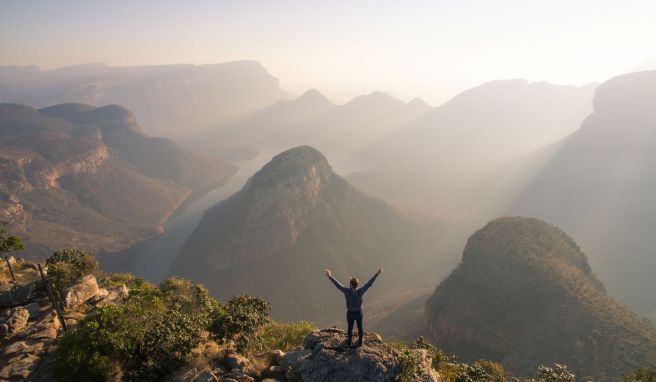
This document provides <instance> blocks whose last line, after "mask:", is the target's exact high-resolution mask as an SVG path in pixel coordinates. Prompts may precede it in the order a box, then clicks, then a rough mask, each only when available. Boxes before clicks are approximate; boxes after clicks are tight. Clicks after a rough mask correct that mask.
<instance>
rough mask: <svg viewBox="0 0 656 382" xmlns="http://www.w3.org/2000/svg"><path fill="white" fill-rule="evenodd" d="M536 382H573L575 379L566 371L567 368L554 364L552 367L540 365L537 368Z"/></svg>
mask: <svg viewBox="0 0 656 382" xmlns="http://www.w3.org/2000/svg"><path fill="white" fill-rule="evenodd" d="M537 369H538V372H537V376H536V377H537V378H536V379H535V381H536V382H574V381H576V377H575V376H574V374H572V373H570V372H569V371H568V370H567V366H565V365H561V364H558V363H554V366H553V367H547V366H544V365H540V366H538V367H537Z"/></svg>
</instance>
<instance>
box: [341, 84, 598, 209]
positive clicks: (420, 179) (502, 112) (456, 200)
mask: <svg viewBox="0 0 656 382" xmlns="http://www.w3.org/2000/svg"><path fill="white" fill-rule="evenodd" d="M594 88H595V86H594V85H588V86H584V87H574V86H557V85H552V84H549V83H545V82H534V83H530V82H528V81H526V80H504V81H493V82H489V83H486V84H483V85H481V86H478V87H475V88H473V89H470V90H467V91H465V92H462V93H461V94H459V95H457V96H456V97H454V98H453V99H452V100H450V101H449V102H447V103H445V104H444V105H442V106H439V107H437V108H434V109H432V110H431V111H430V112H429V113H427V114H425V115H424V116H422V117H421V118H418V119H416V120H414V121H412V122H410V123H408V124H407V125H405V126H403V127H401V128H399V129H396V130H395V131H393V132H391V133H390V134H388V135H387V136H385V137H382V138H381V139H380V140H378V141H377V142H374V143H372V144H371V145H369V146H368V147H367V148H365V149H364V150H362V151H361V152H360V153H359V154H357V158H359V159H360V160H362V161H364V162H366V163H368V165H369V166H368V169H367V171H364V172H361V173H357V174H352V175H350V176H349V177H348V179H349V181H351V182H353V184H355V185H356V186H357V187H359V188H361V189H362V190H365V191H367V192H369V193H371V194H373V195H376V196H379V197H383V198H385V199H387V200H395V201H398V202H399V203H401V204H404V205H406V206H407V207H408V208H411V209H421V210H424V211H427V212H428V211H430V212H432V213H433V214H435V215H437V216H440V217H442V218H445V219H455V220H461V219H463V218H465V217H469V216H470V215H475V214H479V212H480V211H482V210H484V209H486V208H488V207H489V206H490V205H498V204H500V203H501V202H500V201H498V200H496V199H495V198H496V197H505V195H507V194H509V193H512V192H515V190H513V189H507V188H505V186H504V187H500V186H501V185H504V184H505V183H509V184H510V185H513V186H514V185H516V184H517V183H518V182H517V180H516V179H514V178H516V177H518V176H519V175H518V174H521V175H522V176H524V175H523V174H525V173H526V172H527V171H526V170H527V169H526V168H525V166H521V165H519V166H518V165H517V164H512V166H511V167H513V171H510V167H508V166H509V164H510V163H512V162H513V161H515V159H517V158H518V157H520V156H525V155H527V154H529V153H531V152H533V151H535V150H538V149H541V148H543V147H545V146H547V145H549V144H552V143H554V142H556V141H558V140H560V139H562V138H563V137H565V136H567V135H568V134H571V133H572V132H574V131H575V130H576V129H577V128H578V127H579V125H580V124H581V121H583V120H584V119H585V117H587V116H588V115H589V114H590V112H591V111H592V104H591V100H592V97H593V94H594ZM524 160H525V162H526V164H527V165H530V162H531V161H532V159H531V158H524ZM502 167H505V169H504V168H502ZM520 170H521V171H520ZM528 170H529V171H528V172H529V173H530V168H529V169H528ZM517 171H519V173H517ZM506 177H508V179H506ZM509 179H512V181H509ZM486 218H489V216H487V217H486Z"/></svg>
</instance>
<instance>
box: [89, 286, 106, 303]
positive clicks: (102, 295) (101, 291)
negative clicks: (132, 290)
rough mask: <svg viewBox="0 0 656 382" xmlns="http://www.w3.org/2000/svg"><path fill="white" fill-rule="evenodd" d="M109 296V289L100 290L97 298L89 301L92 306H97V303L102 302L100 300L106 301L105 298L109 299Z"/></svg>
mask: <svg viewBox="0 0 656 382" xmlns="http://www.w3.org/2000/svg"><path fill="white" fill-rule="evenodd" d="M108 295H109V292H108V291H107V289H105V288H99V289H98V293H96V295H95V296H93V297H91V298H90V299H89V302H90V303H91V304H95V303H97V302H98V301H100V300H102V299H104V298H105V297H107V296H108Z"/></svg>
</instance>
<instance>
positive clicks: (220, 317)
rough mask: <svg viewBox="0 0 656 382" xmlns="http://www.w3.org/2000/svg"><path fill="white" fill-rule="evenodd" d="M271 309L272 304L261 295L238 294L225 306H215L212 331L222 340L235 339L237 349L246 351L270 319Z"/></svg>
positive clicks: (211, 325) (211, 324)
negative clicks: (260, 296)
mask: <svg viewBox="0 0 656 382" xmlns="http://www.w3.org/2000/svg"><path fill="white" fill-rule="evenodd" d="M270 311H271V305H270V304H269V303H268V302H266V301H264V300H263V299H261V298H259V297H253V296H249V295H237V296H235V297H233V298H232V299H230V301H228V303H227V304H226V305H225V306H224V305H221V304H218V305H215V306H214V309H213V311H212V317H211V323H210V327H209V330H210V333H212V335H213V336H214V337H215V338H216V339H218V340H221V341H226V340H235V341H236V345H237V351H239V352H244V351H246V349H247V348H248V346H249V344H251V343H252V341H253V340H255V339H256V336H257V332H258V330H259V329H260V328H261V327H262V326H264V325H265V324H267V323H268V322H269V321H270V319H269V313H270Z"/></svg>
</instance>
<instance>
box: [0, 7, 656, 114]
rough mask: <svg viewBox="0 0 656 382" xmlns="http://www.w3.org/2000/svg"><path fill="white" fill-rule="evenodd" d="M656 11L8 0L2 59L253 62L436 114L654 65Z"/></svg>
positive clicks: (312, 84)
mask: <svg viewBox="0 0 656 382" xmlns="http://www.w3.org/2000/svg"><path fill="white" fill-rule="evenodd" d="M372 16H373V17H372ZM655 17H656V4H654V3H652V2H649V1H632V2H631V4H630V5H629V6H627V5H626V3H619V2H614V1H604V2H592V1H587V0H586V1H584V2H579V3H577V4H575V5H572V4H569V3H567V2H565V1H557V2H551V3H549V4H539V3H538V2H529V3H526V2H518V1H514V0H513V1H505V2H503V3H498V2H497V3H487V2H484V1H471V2H467V3H459V4H446V3H429V2H424V1H414V2H412V4H404V5H403V6H399V5H397V4H394V3H392V2H375V3H374V2H361V3H357V4H353V3H348V2H337V3H331V4H322V3H315V2H310V3H308V2H295V1H285V2H282V3H276V4H275V5H274V4H270V3H267V2H263V1H245V2H239V3H238V4H232V3H226V2H201V3H196V4H195V5H194V6H193V7H189V6H186V5H185V4H184V2H179V1H166V2H157V3H154V2H140V3H138V4H131V3H129V2H127V1H119V2H113V3H112V4H98V3H87V2H82V1H70V2H66V3H63V4H62V3H57V2H52V1H44V2H38V3H27V2H19V1H7V2H3V3H2V4H0V25H1V26H0V31H1V32H2V33H0V44H2V46H4V47H5V49H3V50H4V52H7V53H8V54H4V55H2V56H0V65H2V66H14V65H17V66H37V67H39V68H41V69H43V70H48V69H53V68H58V67H64V66H73V65H80V64H85V63H93V62H103V63H106V64H107V65H109V66H137V65H173V64H197V65H202V64H214V63H223V62H230V61H243V60H246V61H248V60H253V61H257V62H259V63H260V64H262V65H263V66H264V67H265V68H266V69H267V71H269V73H271V74H272V75H273V76H275V77H276V78H278V79H279V80H280V85H281V87H282V88H283V89H285V90H287V91H289V92H291V93H293V94H296V95H300V94H303V93H304V92H305V91H306V90H308V89H318V90H319V91H320V92H321V93H323V94H324V95H326V96H327V97H328V98H330V99H331V100H333V101H334V102H337V103H344V102H347V101H349V100H351V99H353V98H354V97H356V96H358V95H362V94H370V93H372V92H374V91H382V92H385V93H388V94H392V95H393V96H394V97H395V98H397V99H399V100H402V101H404V102H408V101H410V100H412V99H414V98H421V99H423V100H424V101H425V102H427V103H429V104H430V105H433V106H437V105H440V104H442V103H444V102H446V101H448V100H449V99H451V98H452V97H453V96H455V95H456V94H458V93H459V92H461V91H464V90H466V89H469V88H472V87H475V86H477V85H480V84H482V83H485V82H490V81H494V80H503V79H517V78H521V79H526V80H528V81H529V82H548V83H551V84H558V85H571V86H584V85H587V84H590V83H600V82H603V81H605V80H607V79H609V78H612V77H614V76H616V75H620V74H623V73H626V72H630V71H632V70H634V69H639V68H642V67H647V68H649V67H650V66H654V63H653V60H654V58H656V48H653V47H651V46H652V45H651V44H650V41H649V40H650V36H653V35H656V25H653V23H651V20H653V19H654V18H655ZM117 20H118V21H119V22H117ZM191 20H193V22H190V21H191ZM135 31H138V32H139V33H134V32H135ZM44 36H48V38H44ZM57 41H66V42H67V45H66V46H62V45H61V44H57V43H56V42H57ZM648 47H651V48H648Z"/></svg>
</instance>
